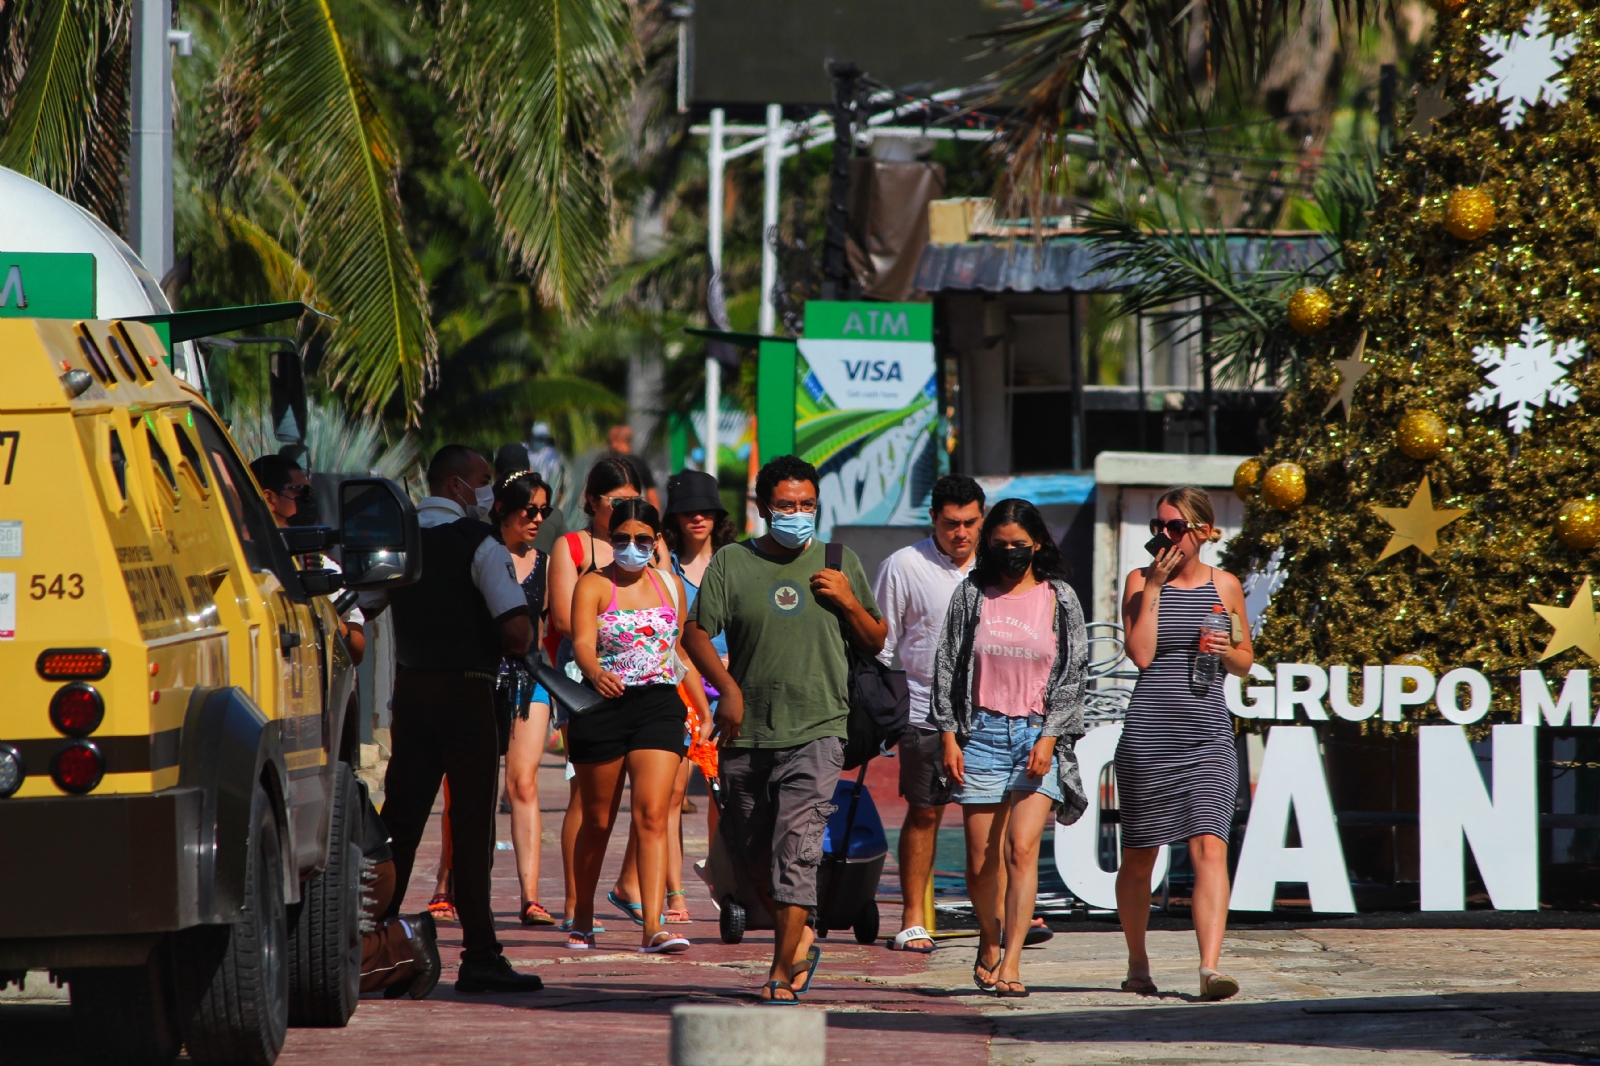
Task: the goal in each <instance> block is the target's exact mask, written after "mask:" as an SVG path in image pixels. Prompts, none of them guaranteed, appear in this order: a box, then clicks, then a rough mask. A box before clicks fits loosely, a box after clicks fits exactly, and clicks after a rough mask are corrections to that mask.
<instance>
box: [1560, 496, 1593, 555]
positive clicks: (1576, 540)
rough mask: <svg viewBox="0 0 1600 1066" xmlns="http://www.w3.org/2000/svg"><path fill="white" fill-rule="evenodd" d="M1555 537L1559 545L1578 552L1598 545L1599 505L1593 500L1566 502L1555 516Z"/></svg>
mask: <svg viewBox="0 0 1600 1066" xmlns="http://www.w3.org/2000/svg"><path fill="white" fill-rule="evenodd" d="M1556 536H1558V537H1560V538H1561V543H1563V544H1565V545H1566V546H1567V547H1569V548H1575V549H1577V550H1578V551H1588V550H1589V549H1590V548H1592V547H1594V546H1595V545H1596V544H1600V503H1596V502H1595V501H1594V500H1568V501H1567V502H1566V503H1564V504H1562V505H1561V512H1560V513H1559V514H1558V515H1556Z"/></svg>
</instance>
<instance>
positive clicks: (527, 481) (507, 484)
mask: <svg viewBox="0 0 1600 1066" xmlns="http://www.w3.org/2000/svg"><path fill="white" fill-rule="evenodd" d="M541 489H543V490H544V502H545V503H550V502H551V500H550V496H551V493H550V486H549V485H547V484H545V480H544V478H543V477H541V476H540V475H539V472H538V471H537V470H519V471H517V472H516V473H514V474H507V475H506V476H505V477H503V478H501V479H500V480H499V481H497V482H495V486H494V506H493V507H490V508H489V524H490V525H492V526H494V528H495V533H496V534H498V533H499V532H500V523H502V522H504V521H505V520H506V517H507V516H508V515H514V514H516V513H517V512H518V511H526V510H527V509H528V504H530V503H532V502H533V497H534V494H535V493H537V492H538V491H539V490H541Z"/></svg>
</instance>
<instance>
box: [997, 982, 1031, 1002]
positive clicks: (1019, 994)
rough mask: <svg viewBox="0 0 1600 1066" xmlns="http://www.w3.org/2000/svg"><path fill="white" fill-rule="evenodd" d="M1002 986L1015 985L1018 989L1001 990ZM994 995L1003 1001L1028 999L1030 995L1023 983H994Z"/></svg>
mask: <svg viewBox="0 0 1600 1066" xmlns="http://www.w3.org/2000/svg"><path fill="white" fill-rule="evenodd" d="M1001 985H1015V986H1016V987H1015V988H1001V987H1000V986H1001ZM994 994H995V995H997V996H999V997H1000V998H1001V999H1027V998H1028V994H1029V993H1028V987H1027V986H1026V985H1024V984H1023V983H1022V982H1021V981H996V982H995V983H994Z"/></svg>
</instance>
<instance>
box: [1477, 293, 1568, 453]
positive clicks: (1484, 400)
mask: <svg viewBox="0 0 1600 1066" xmlns="http://www.w3.org/2000/svg"><path fill="white" fill-rule="evenodd" d="M1582 354H1583V342H1582V341H1562V342H1561V343H1560V344H1559V345H1558V344H1556V343H1554V342H1553V341H1551V339H1550V335H1549V334H1547V333H1546V332H1545V331H1544V327H1543V326H1542V325H1540V324H1539V320H1538V319H1537V318H1533V319H1529V320H1528V321H1527V322H1526V323H1524V324H1523V327H1522V342H1521V343H1520V344H1510V345H1507V346H1506V347H1505V348H1504V349H1500V348H1496V347H1494V346H1493V345H1489V344H1480V345H1478V346H1477V347H1476V348H1474V349H1472V361H1473V362H1474V363H1477V364H1478V365H1479V366H1482V367H1488V368H1489V371H1488V373H1487V374H1485V375H1484V377H1486V378H1488V380H1489V384H1487V385H1485V386H1484V387H1483V388H1481V389H1479V390H1478V391H1477V392H1475V393H1473V394H1472V395H1471V396H1469V397H1467V409H1468V410H1469V411H1482V410H1486V409H1487V408H1488V407H1490V406H1491V405H1495V404H1498V405H1499V406H1500V407H1509V408H1511V414H1510V416H1509V417H1508V418H1507V419H1506V422H1507V424H1508V425H1509V426H1510V427H1511V432H1513V433H1521V432H1522V431H1523V430H1525V429H1527V428H1528V427H1529V426H1530V425H1532V424H1533V409H1534V408H1535V407H1543V406H1544V401H1545V399H1546V397H1548V398H1549V400H1550V402H1551V403H1553V404H1555V405H1557V406H1558V407H1565V406H1566V405H1567V404H1569V403H1571V402H1572V401H1574V400H1576V399H1577V398H1578V390H1577V389H1576V388H1574V387H1573V385H1572V382H1570V381H1563V380H1561V379H1562V378H1564V377H1566V376H1567V367H1568V366H1569V365H1570V364H1571V363H1572V361H1573V360H1575V359H1577V358H1578V356H1580V355H1582Z"/></svg>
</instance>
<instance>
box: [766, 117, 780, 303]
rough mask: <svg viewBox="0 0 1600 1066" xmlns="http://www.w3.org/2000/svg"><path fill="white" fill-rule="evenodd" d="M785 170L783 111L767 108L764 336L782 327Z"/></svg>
mask: <svg viewBox="0 0 1600 1066" xmlns="http://www.w3.org/2000/svg"><path fill="white" fill-rule="evenodd" d="M782 169H783V107H782V106H781V105H779V104H768V105H767V144H766V148H765V150H764V151H763V152H762V174H761V179H762V193H763V197H762V201H761V332H762V333H767V334H770V333H772V332H773V331H774V330H776V328H777V324H778V301H777V299H776V293H775V292H774V290H775V289H776V288H777V285H778V249H777V248H776V247H775V246H774V244H773V242H774V241H776V240H777V238H778V175H779V172H780V171H781V170H782Z"/></svg>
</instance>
